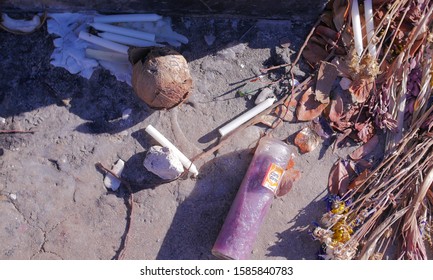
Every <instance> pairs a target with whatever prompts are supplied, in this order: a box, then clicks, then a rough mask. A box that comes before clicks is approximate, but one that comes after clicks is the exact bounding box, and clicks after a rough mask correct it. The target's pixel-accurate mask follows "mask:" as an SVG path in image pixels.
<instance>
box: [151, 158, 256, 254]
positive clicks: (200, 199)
mask: <svg viewBox="0 0 433 280" xmlns="http://www.w3.org/2000/svg"><path fill="white" fill-rule="evenodd" d="M251 158H252V154H251V153H250V151H249V150H243V151H240V152H234V153H230V154H227V155H224V156H220V157H217V158H215V159H214V160H211V161H209V162H208V163H206V164H205V165H204V166H203V167H202V168H201V169H200V173H201V174H206V176H205V177H203V178H199V179H198V181H197V184H196V186H195V188H194V190H193V192H192V193H191V194H190V195H189V196H188V197H187V198H186V199H185V200H184V201H182V202H181V203H180V205H179V207H178V208H177V210H176V214H175V216H174V218H173V222H172V224H171V226H170V229H169V230H168V232H167V235H166V236H165V238H164V241H163V243H162V246H161V249H160V251H159V253H158V255H157V259H160V260H167V259H176V260H180V259H182V260H189V259H213V258H214V257H213V256H212V254H211V249H212V246H213V243H214V241H215V240H216V238H217V235H218V233H219V230H220V229H221V226H222V224H223V222H224V219H225V217H226V215H227V213H228V210H229V209H230V205H231V202H232V201H233V199H234V197H235V195H236V192H237V190H238V187H239V185H240V183H241V181H242V177H243V174H245V172H246V170H247V168H248V163H249V162H250V160H251ZM233 167H234V168H233Z"/></svg>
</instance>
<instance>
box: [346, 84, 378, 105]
mask: <svg viewBox="0 0 433 280" xmlns="http://www.w3.org/2000/svg"><path fill="white" fill-rule="evenodd" d="M373 84H374V82H373V81H371V80H368V79H363V78H361V79H355V80H354V81H353V82H352V85H351V86H350V88H349V92H350V93H351V94H352V95H353V96H354V97H355V100H356V102H358V103H364V102H365V101H366V100H367V98H368V97H369V96H370V92H371V90H372V89H373Z"/></svg>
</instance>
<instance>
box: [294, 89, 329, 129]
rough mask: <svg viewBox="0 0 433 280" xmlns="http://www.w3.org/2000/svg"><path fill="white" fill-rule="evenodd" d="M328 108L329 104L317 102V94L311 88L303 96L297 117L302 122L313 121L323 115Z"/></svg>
mask: <svg viewBox="0 0 433 280" xmlns="http://www.w3.org/2000/svg"><path fill="white" fill-rule="evenodd" d="M327 106H328V104H327V103H325V104H324V103H321V102H318V101H316V99H315V94H314V93H313V91H312V89H311V87H310V88H308V89H307V91H306V92H305V93H304V94H303V95H302V98H301V100H300V102H299V105H298V108H297V110H296V116H297V118H298V120H300V121H311V120H312V119H315V118H317V117H318V116H320V114H322V112H323V110H324V109H325V108H326V107H327Z"/></svg>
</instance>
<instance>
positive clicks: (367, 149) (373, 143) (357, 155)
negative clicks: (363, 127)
mask: <svg viewBox="0 0 433 280" xmlns="http://www.w3.org/2000/svg"><path fill="white" fill-rule="evenodd" d="M378 144H379V137H378V136H377V135H374V136H373V137H371V138H370V140H368V142H367V143H365V144H364V145H362V146H361V147H359V148H357V149H356V150H355V151H353V152H352V153H350V155H349V156H350V158H351V159H353V160H360V159H362V158H364V157H365V156H367V155H369V154H370V153H371V152H373V151H374V150H375V149H376V148H377V145H378Z"/></svg>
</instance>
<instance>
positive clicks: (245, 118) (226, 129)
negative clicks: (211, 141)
mask: <svg viewBox="0 0 433 280" xmlns="http://www.w3.org/2000/svg"><path fill="white" fill-rule="evenodd" d="M275 100H276V99H275V98H268V99H266V100H265V101H263V102H261V103H259V104H258V105H257V106H255V107H254V108H252V109H251V110H249V111H247V112H246V113H244V114H242V115H240V116H239V117H237V118H236V119H234V120H232V121H231V122H229V123H228V124H226V125H225V126H223V127H221V128H220V129H218V132H219V134H220V135H221V136H225V135H227V134H228V133H230V132H232V131H233V130H235V129H236V128H237V127H239V126H240V125H242V124H243V123H245V122H247V121H248V120H250V119H252V118H253V117H254V116H256V115H257V114H259V113H261V112H263V111H264V110H266V109H267V108H269V107H271V105H272V104H273V103H274V102H275Z"/></svg>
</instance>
